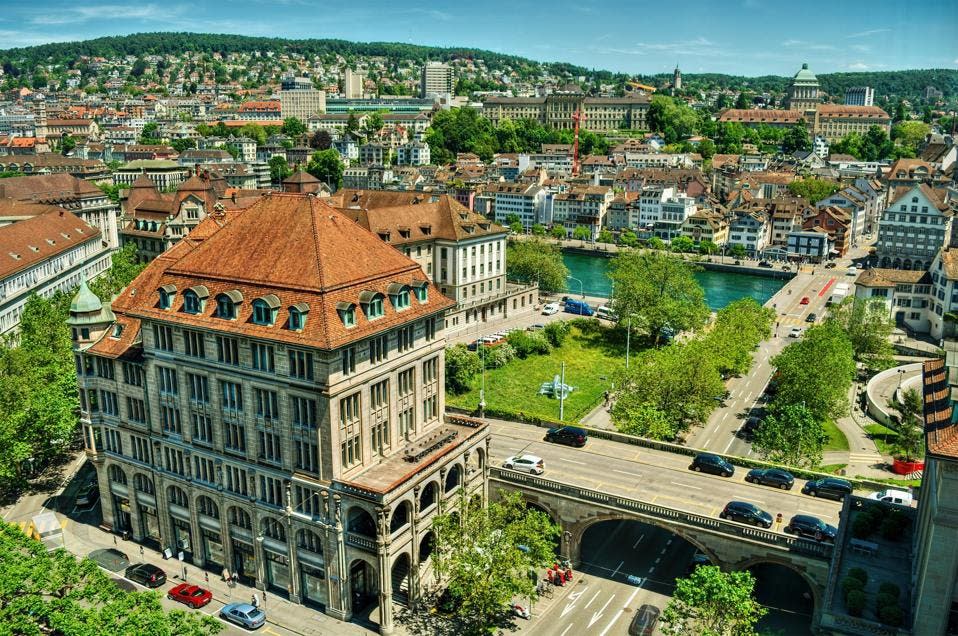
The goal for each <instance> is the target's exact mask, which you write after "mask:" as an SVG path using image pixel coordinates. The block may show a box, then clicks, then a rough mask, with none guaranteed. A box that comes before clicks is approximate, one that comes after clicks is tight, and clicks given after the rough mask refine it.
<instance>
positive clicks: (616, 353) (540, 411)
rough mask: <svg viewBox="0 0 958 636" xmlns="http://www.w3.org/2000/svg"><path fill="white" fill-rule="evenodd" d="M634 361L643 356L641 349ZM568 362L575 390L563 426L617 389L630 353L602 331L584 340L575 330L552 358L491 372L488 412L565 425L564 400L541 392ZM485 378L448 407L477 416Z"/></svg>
mask: <svg viewBox="0 0 958 636" xmlns="http://www.w3.org/2000/svg"><path fill="white" fill-rule="evenodd" d="M632 353H633V355H634V354H635V353H637V351H636V350H635V348H633V351H632ZM562 362H565V363H566V365H565V383H566V384H569V385H571V386H573V387H575V390H574V391H572V393H571V394H570V395H569V397H568V398H566V400H565V407H564V410H565V413H564V417H563V421H565V422H578V421H579V420H580V419H581V418H582V417H584V416H585V415H586V414H587V413H588V412H589V411H590V410H592V408H593V407H595V406H596V404H598V403H599V402H600V401H601V400H602V394H603V393H604V392H605V391H607V390H609V389H610V388H611V386H612V375H613V373H614V372H615V371H616V370H618V369H620V368H622V367H623V366H625V347H624V346H622V347H619V346H618V345H614V344H610V343H608V342H606V341H605V334H604V333H603V332H602V331H597V332H594V333H589V334H584V333H583V332H582V331H580V330H579V329H578V328H575V327H573V328H572V329H571V330H570V331H569V335H568V336H567V337H566V339H565V342H563V343H562V346H561V347H559V348H558V349H553V350H552V352H551V353H550V354H549V355H546V356H529V357H528V358H526V359H525V360H520V359H518V358H517V359H515V360H513V361H512V362H510V363H509V364H507V365H506V366H504V367H502V368H500V369H489V370H487V371H486V409H487V410H491V409H495V410H502V411H510V412H513V413H523V414H525V415H534V416H537V417H541V418H548V419H552V420H558V419H559V400H554V399H552V398H550V397H547V396H545V395H539V386H540V385H541V384H542V383H543V382H551V381H552V379H553V378H554V377H555V376H556V375H557V374H558V373H559V371H560V366H561V363H562ZM480 383H481V381H480V377H479V376H476V378H475V379H474V380H473V382H472V385H471V387H470V390H469V391H468V392H466V393H463V394H461V395H453V394H451V393H446V403H447V404H449V405H450V406H455V407H458V408H462V409H469V410H470V411H471V410H474V409H476V408H477V406H478V404H479V386H480Z"/></svg>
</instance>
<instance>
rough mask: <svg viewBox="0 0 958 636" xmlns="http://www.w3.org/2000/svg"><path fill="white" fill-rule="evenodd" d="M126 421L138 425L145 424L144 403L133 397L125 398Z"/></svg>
mask: <svg viewBox="0 0 958 636" xmlns="http://www.w3.org/2000/svg"><path fill="white" fill-rule="evenodd" d="M126 419H127V420H129V421H131V422H137V423H139V424H145V423H146V403H145V402H143V400H138V399H136V398H134V397H130V396H127V398H126Z"/></svg>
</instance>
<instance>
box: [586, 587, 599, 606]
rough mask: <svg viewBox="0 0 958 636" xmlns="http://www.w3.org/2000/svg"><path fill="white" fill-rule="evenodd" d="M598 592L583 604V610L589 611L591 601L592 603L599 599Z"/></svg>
mask: <svg viewBox="0 0 958 636" xmlns="http://www.w3.org/2000/svg"><path fill="white" fill-rule="evenodd" d="M600 592H601V591H600ZM600 592H596V593H595V596H593V597H592V598H590V599H589V602H588V603H586V604H585V608H584V609H589V606H590V605H592V601H594V600H595V599H597V598H598V597H599V594H600Z"/></svg>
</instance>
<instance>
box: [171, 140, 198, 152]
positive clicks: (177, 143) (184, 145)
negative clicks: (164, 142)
mask: <svg viewBox="0 0 958 636" xmlns="http://www.w3.org/2000/svg"><path fill="white" fill-rule="evenodd" d="M170 145H171V146H172V147H173V150H175V151H176V152H180V153H182V152H183V151H184V150H189V149H190V148H196V140H195V139H174V140H173V141H172V143H170Z"/></svg>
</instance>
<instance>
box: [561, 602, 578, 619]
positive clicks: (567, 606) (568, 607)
mask: <svg viewBox="0 0 958 636" xmlns="http://www.w3.org/2000/svg"><path fill="white" fill-rule="evenodd" d="M574 607H575V603H569V604H568V605H566V606H565V609H563V610H562V614H560V615H559V616H560V618H561V617H562V616H565V615H566V614H568V613H569V612H571V611H572V609H573V608H574Z"/></svg>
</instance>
